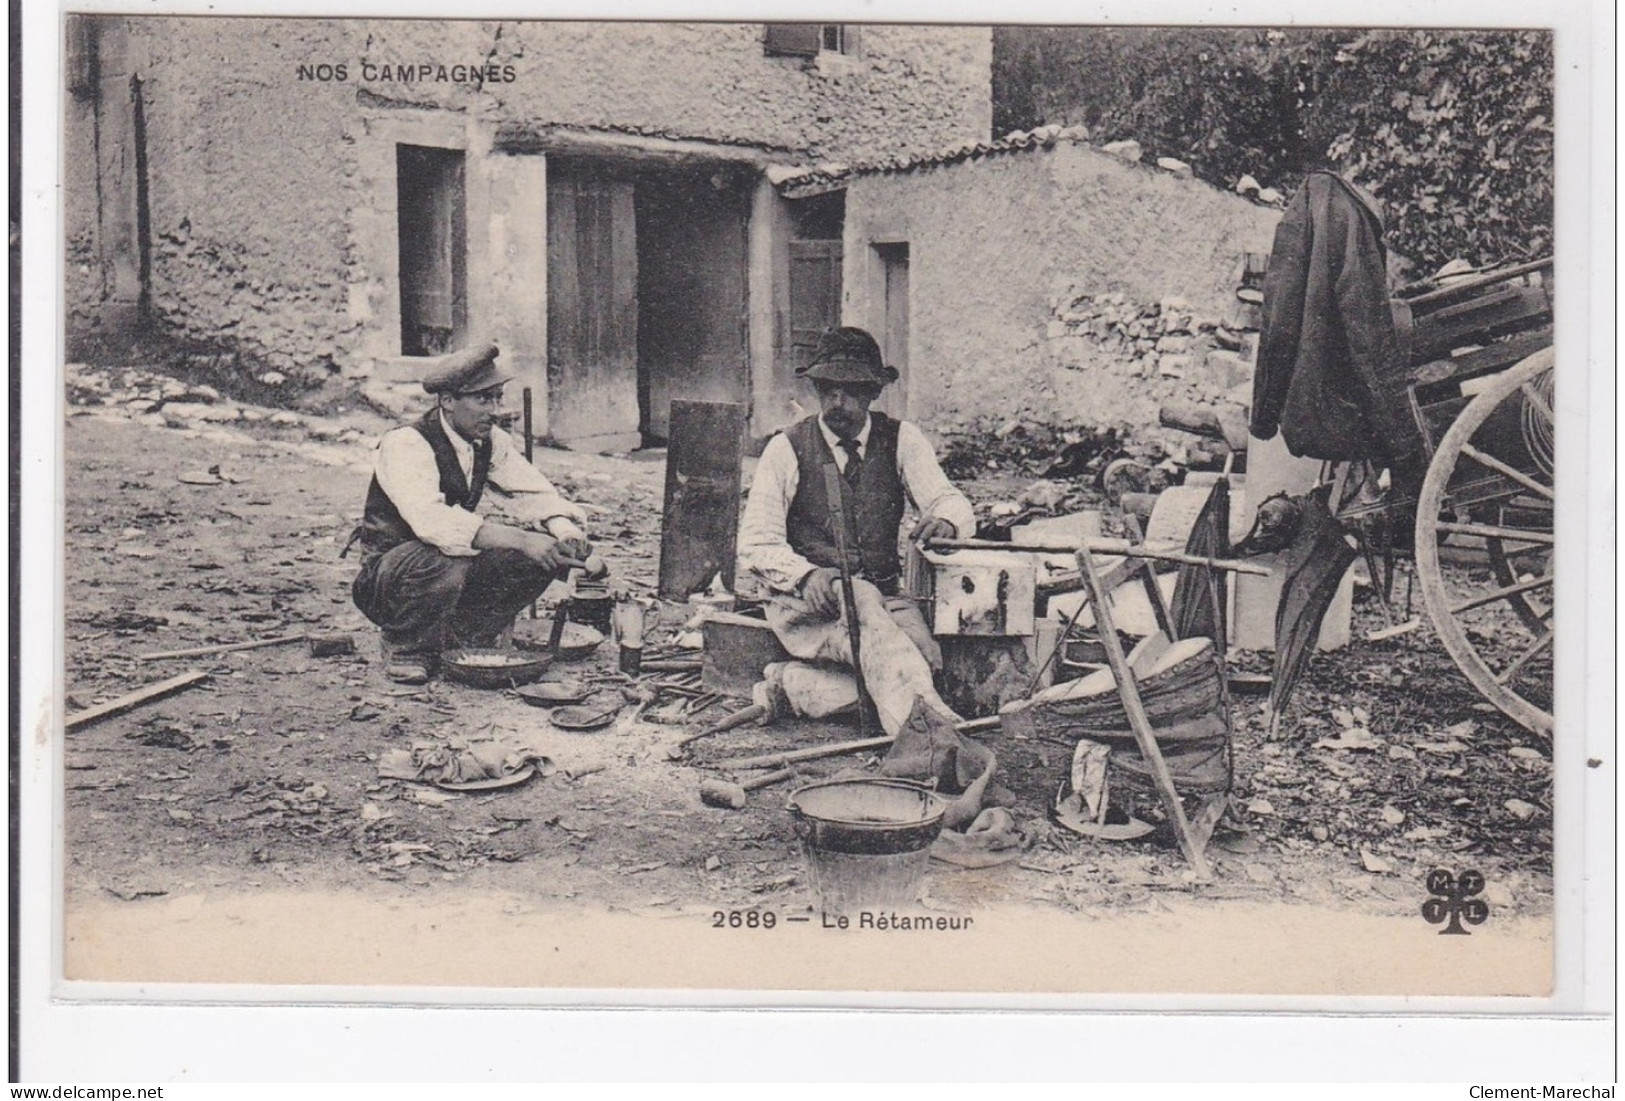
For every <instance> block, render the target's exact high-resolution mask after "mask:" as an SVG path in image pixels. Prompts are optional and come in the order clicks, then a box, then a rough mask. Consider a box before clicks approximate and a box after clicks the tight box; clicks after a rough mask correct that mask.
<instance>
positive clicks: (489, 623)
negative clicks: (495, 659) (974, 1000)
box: [350, 344, 592, 684]
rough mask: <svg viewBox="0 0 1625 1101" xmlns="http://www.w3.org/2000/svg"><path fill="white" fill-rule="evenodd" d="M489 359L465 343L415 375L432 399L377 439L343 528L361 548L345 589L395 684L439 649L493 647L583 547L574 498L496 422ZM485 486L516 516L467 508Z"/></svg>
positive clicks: (495, 386)
mask: <svg viewBox="0 0 1625 1101" xmlns="http://www.w3.org/2000/svg"><path fill="white" fill-rule="evenodd" d="M496 359H497V349H496V346H495V345H491V344H487V345H484V346H481V347H475V348H470V349H468V350H466V351H462V352H458V353H456V354H454V355H452V356H450V357H448V359H447V362H446V363H445V364H443V365H442V366H440V367H439V368H437V369H436V370H434V371H433V372H432V373H431V374H429V375H428V376H427V377H425V378H424V380H423V389H424V390H426V391H427V392H428V393H430V394H433V395H435V396H436V404H435V407H434V408H433V409H430V410H429V411H428V412H427V413H426V414H425V415H424V416H423V417H422V418H421V419H420V420H418V421H417V422H416V423H414V424H410V425H407V426H404V427H401V428H396V429H392V430H391V431H390V432H388V433H386V434H385V435H384V438H383V440H382V441H380V443H379V445H378V458H377V462H376V465H375V467H374V471H373V478H372V484H371V485H370V486H369V487H368V488H367V503H366V510H365V513H364V515H363V518H362V521H361V526H360V527H358V528H357V529H356V530H355V533H354V535H352V536H351V542H352V543H355V542H357V541H359V542H360V544H361V552H362V558H361V572H360V574H358V575H357V576H356V579H355V582H354V584H353V585H352V586H351V589H350V591H351V595H352V596H353V597H354V599H355V604H356V607H357V608H360V609H361V611H362V612H363V613H364V614H365V615H366V617H367V618H368V619H370V620H372V621H373V622H374V623H376V624H377V625H378V627H379V628H380V630H381V631H382V634H383V650H384V669H385V675H386V676H388V677H389V678H390V679H391V680H393V681H397V682H399V683H402V684H422V683H424V682H425V681H427V680H428V679H429V678H430V677H431V676H432V675H433V674H434V672H435V668H436V664H437V658H438V655H439V654H440V652H441V651H442V650H445V649H450V648H455V647H459V646H493V645H496V644H497V643H498V642H499V640H501V639H502V638H503V637H504V635H505V634H506V632H508V631H509V630H510V629H511V628H512V626H513V620H514V616H515V615H517V614H518V612H519V610H520V609H521V608H523V607H525V606H526V605H527V604H529V603H530V602H531V601H533V600H535V599H536V597H537V596H539V595H540V594H541V593H542V590H544V589H546V588H547V586H548V584H549V583H551V582H552V581H553V580H554V579H555V578H562V577H563V576H564V574H565V572H566V571H567V570H568V568H569V563H570V562H571V561H572V560H573V561H575V562H580V561H582V560H584V559H585V558H586V557H587V555H588V554H590V553H591V550H592V548H591V547H590V546H589V545H588V543H587V540H586V537H585V536H584V535H583V534H582V531H581V529H580V528H579V527H577V526H576V525H577V524H578V523H582V522H585V517H584V515H583V513H582V511H581V509H580V507H579V506H577V505H574V504H572V503H570V502H569V501H567V500H565V499H564V498H563V497H562V496H561V495H560V494H559V492H558V491H557V490H556V489H554V488H553V484H552V483H551V482H549V481H548V480H547V478H546V477H545V476H544V475H543V474H542V472H541V471H539V470H537V469H536V468H535V467H534V466H532V465H531V464H530V463H528V462H526V461H525V457H524V453H523V452H522V451H520V450H519V448H518V447H517V446H516V445H515V444H514V442H513V439H512V438H511V437H510V436H509V435H508V434H507V433H506V432H504V431H501V430H500V429H496V428H494V427H493V426H494V424H495V420H496V416H497V410H498V409H499V408H500V407H501V404H502V387H503V385H504V384H505V383H506V382H507V381H508V377H509V376H508V375H507V373H506V372H505V371H503V369H502V368H500V367H498V366H497V363H496ZM488 490H489V491H491V493H490V494H488V493H487V491H488ZM491 495H501V496H502V497H504V498H506V499H507V501H506V506H507V507H506V508H505V510H504V511H505V512H506V513H508V514H509V515H510V516H512V517H513V519H514V520H515V523H511V524H510V523H501V522H499V521H497V520H495V519H492V518H488V517H485V516H482V515H481V514H480V513H479V512H477V511H476V509H477V508H478V506H479V504H480V502H481V500H482V499H485V498H488V497H489V496H491ZM533 527H534V528H541V529H544V530H530V529H531V528H533Z"/></svg>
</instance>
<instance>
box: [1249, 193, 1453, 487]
mask: <svg viewBox="0 0 1625 1101" xmlns="http://www.w3.org/2000/svg"><path fill="white" fill-rule="evenodd" d="M1406 367H1407V364H1406V363H1405V357H1404V352H1403V350H1402V347H1401V341H1400V339H1399V335H1398V333H1397V331H1396V328H1395V324H1394V316H1393V313H1392V312H1391V308H1390V305H1389V299H1388V270H1387V251H1386V249H1384V247H1383V243H1382V219H1381V217H1380V216H1379V215H1378V213H1377V212H1376V211H1375V210H1374V209H1372V207H1371V206H1370V205H1369V204H1368V202H1367V201H1366V199H1365V198H1364V197H1363V196H1362V195H1361V194H1360V193H1359V192H1358V191H1356V190H1355V189H1354V188H1353V187H1352V186H1350V185H1349V184H1348V183H1347V182H1346V181H1344V180H1343V179H1341V178H1339V177H1338V176H1335V175H1333V174H1332V173H1330V172H1314V173H1311V174H1310V175H1309V178H1308V179H1307V180H1305V181H1304V185H1303V187H1301V188H1300V189H1299V190H1298V193H1297V194H1296V195H1294V196H1293V197H1292V201H1291V202H1290V203H1288V204H1287V208H1286V213H1285V214H1284V215H1283V216H1282V218H1281V223H1280V225H1279V226H1278V227H1277V228H1276V230H1275V245H1274V248H1273V250H1272V251H1271V252H1270V267H1269V273H1268V274H1267V275H1266V276H1265V279H1264V329H1263V332H1262V333H1261V334H1260V337H1259V344H1258V362H1257V367H1256V370H1255V373H1254V376H1253V410H1252V433H1253V435H1255V436H1257V437H1258V438H1260V439H1265V440H1267V439H1269V438H1270V437H1272V436H1274V435H1275V433H1276V431H1277V430H1279V431H1280V432H1281V434H1282V437H1283V438H1284V439H1285V441H1286V445H1287V449H1288V450H1289V451H1291V452H1292V454H1294V455H1303V456H1308V457H1310V458H1315V459H1328V460H1342V459H1372V460H1376V461H1378V462H1379V463H1384V464H1403V463H1410V462H1415V461H1417V459H1418V456H1419V454H1420V447H1421V436H1420V433H1419V431H1418V430H1417V428H1416V426H1415V424H1414V422H1413V421H1412V419H1411V417H1410V414H1409V411H1408V405H1407V402H1406V397H1405V382H1404V375H1405V370H1406Z"/></svg>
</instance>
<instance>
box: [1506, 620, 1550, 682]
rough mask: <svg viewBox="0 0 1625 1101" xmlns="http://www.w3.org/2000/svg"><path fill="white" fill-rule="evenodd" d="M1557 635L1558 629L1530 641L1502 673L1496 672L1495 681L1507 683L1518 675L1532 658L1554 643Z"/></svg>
mask: <svg viewBox="0 0 1625 1101" xmlns="http://www.w3.org/2000/svg"><path fill="white" fill-rule="evenodd" d="M1556 637H1557V632H1556V631H1547V632H1546V633H1545V634H1543V635H1541V636H1540V637H1539V638H1537V639H1536V640H1535V641H1534V642H1532V643H1530V644H1529V645H1528V646H1527V647H1525V648H1524V652H1523V653H1521V654H1519V655H1518V657H1517V660H1515V661H1514V662H1513V663H1512V664H1511V665H1509V666H1507V667H1506V668H1505V669H1504V670H1502V671H1501V672H1500V673H1497V674H1496V676H1495V683H1496V684H1506V683H1507V682H1508V681H1510V680H1511V679H1512V678H1513V677H1515V676H1517V675H1518V670H1520V669H1522V668H1523V667H1524V666H1525V665H1528V664H1529V661H1530V659H1531V658H1533V657H1534V656H1535V655H1536V654H1538V653H1540V652H1541V651H1542V650H1544V649H1546V648H1547V647H1548V646H1550V645H1551V644H1552V639H1554V638H1556Z"/></svg>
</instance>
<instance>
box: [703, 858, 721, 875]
mask: <svg viewBox="0 0 1625 1101" xmlns="http://www.w3.org/2000/svg"><path fill="white" fill-rule="evenodd" d="M720 867H722V861H721V860H720V859H719V858H717V857H715V856H708V857H706V858H705V870H706V871H708V872H714V871H716V870H717V869H718V868H720Z"/></svg>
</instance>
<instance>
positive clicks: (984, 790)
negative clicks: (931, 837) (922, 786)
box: [880, 699, 998, 830]
mask: <svg viewBox="0 0 1625 1101" xmlns="http://www.w3.org/2000/svg"><path fill="white" fill-rule="evenodd" d="M951 714H952V712H944V711H939V710H937V709H935V708H933V707H932V706H931V705H930V704H928V703H926V701H925V700H923V699H922V700H917V701H916V702H915V705H914V709H913V710H912V711H911V712H910V713H909V717H908V722H907V723H905V724H904V725H903V727H902V729H900V730H899V731H898V732H897V740H896V741H895V742H893V743H892V747H891V749H890V750H889V751H888V752H887V753H886V757H885V759H884V760H882V761H881V762H880V771H881V774H882V775H885V776H894V777H897V778H899V779H907V780H920V781H923V782H925V783H927V784H931V785H934V786H935V788H936V790H937V791H938V792H941V793H943V794H945V795H950V796H953V799H952V800H951V801H950V802H949V804H948V810H947V813H945V814H944V815H943V816H942V828H943V829H944V830H963V829H965V828H966V827H967V826H969V825H970V824H971V823H973V822H974V821H975V820H976V816H977V815H979V814H981V813H982V806H983V804H984V803H985V802H986V800H987V796H988V785H989V784H991V783H992V782H993V770H994V769H995V768H997V767H998V759H997V758H996V757H994V755H993V751H992V750H991V749H989V748H987V746H985V745H982V744H981V743H979V742H975V741H972V740H971V739H969V738H967V737H965V736H964V735H963V734H961V733H960V732H959V731H958V729H957V728H956V727H955V726H954V720H953V719H952V718H949V717H948V716H949V715H951Z"/></svg>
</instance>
